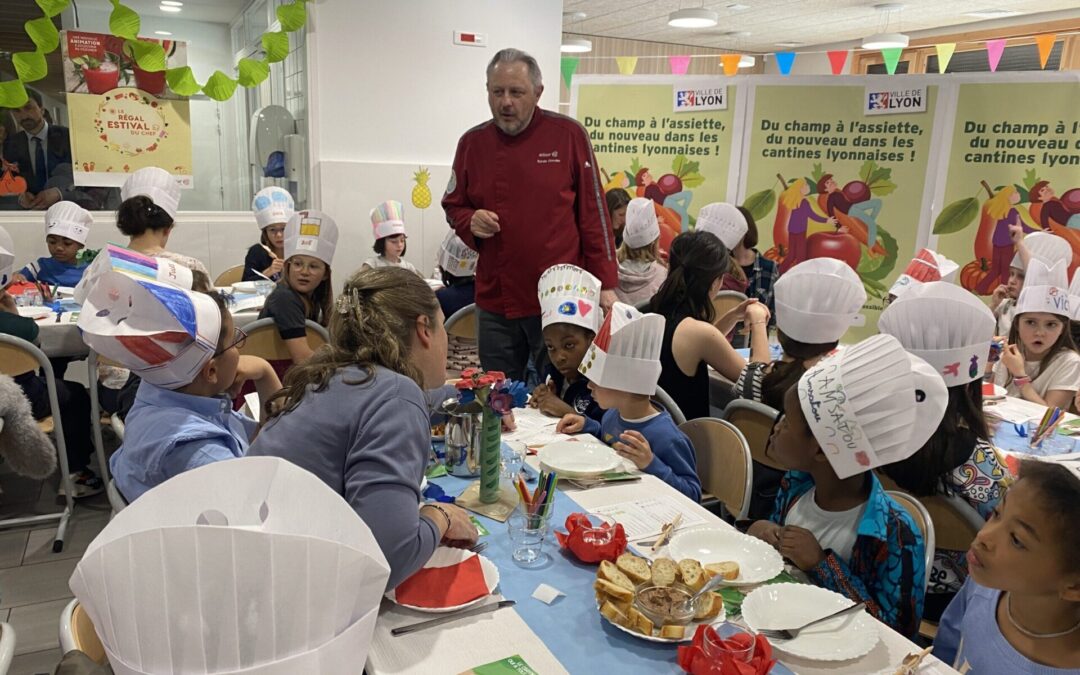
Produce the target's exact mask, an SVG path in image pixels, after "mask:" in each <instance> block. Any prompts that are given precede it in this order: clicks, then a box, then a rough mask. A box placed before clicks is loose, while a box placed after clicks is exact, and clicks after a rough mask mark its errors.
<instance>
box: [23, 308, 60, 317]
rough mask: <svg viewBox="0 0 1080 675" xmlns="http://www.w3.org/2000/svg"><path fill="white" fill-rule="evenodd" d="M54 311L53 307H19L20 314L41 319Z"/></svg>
mask: <svg viewBox="0 0 1080 675" xmlns="http://www.w3.org/2000/svg"><path fill="white" fill-rule="evenodd" d="M52 313H53V311H52V308H51V307H41V306H33V307H20V308H19V316H22V317H26V318H27V319H40V318H42V317H45V316H49V315H50V314H52Z"/></svg>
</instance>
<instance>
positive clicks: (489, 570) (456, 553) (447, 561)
mask: <svg viewBox="0 0 1080 675" xmlns="http://www.w3.org/2000/svg"><path fill="white" fill-rule="evenodd" d="M473 556H477V557H479V558H480V569H482V570H483V571H484V582H485V583H487V588H488V594H487V595H481V596H480V597H479V598H477V599H475V600H470V601H469V602H466V603H465V604H463V605H454V606H453V607H417V606H416V605H406V604H405V603H402V602H398V601H397V597H396V595H395V594H394V591H387V593H386V597H387V598H389V599H390V601H391V602H393V603H394V604H397V605H401V606H402V607H408V608H409V609H415V610H416V611H418V612H424V613H426V614H443V613H445V612H453V611H455V610H458V609H465V608H466V607H471V606H472V605H475V604H476V603H478V602H480V601H481V600H484V599H486V598H488V597H489V596H490V595H491V594H492V593H493V592H494V591H495V587H496V586H498V585H499V568H498V567H496V566H495V563H493V562H491V561H490V560H488V559H487V558H485V557H484V556H482V555H479V554H476V553H473V552H472V551H467V550H465V549H463V548H450V547H448V546H440V547H439V548H437V549H435V553H433V554H432V555H431V559H430V560H428V561H427V564H426V565H424V569H428V568H431V567H449V566H450V565H456V564H458V563H460V562H464V561H465V560H468V559H469V558H471V557H473Z"/></svg>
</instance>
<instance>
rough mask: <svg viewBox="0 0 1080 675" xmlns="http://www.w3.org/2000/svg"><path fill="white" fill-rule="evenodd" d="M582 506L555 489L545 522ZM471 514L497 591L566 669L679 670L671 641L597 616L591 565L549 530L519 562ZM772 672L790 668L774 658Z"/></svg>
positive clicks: (447, 481) (496, 529)
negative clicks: (552, 592) (539, 553)
mask: <svg viewBox="0 0 1080 675" xmlns="http://www.w3.org/2000/svg"><path fill="white" fill-rule="evenodd" d="M473 480H475V479H466V478H457V477H454V476H443V477H440V478H436V479H434V480H433V481H432V482H434V483H435V484H437V485H439V486H440V487H441V488H442V489H443V490H445V491H446V493H447V494H449V495H459V494H461V493H462V492H463V491H464V490H465V488H466V487H468V486H469V484H470V483H472V482H473ZM583 511H585V509H583V508H582V507H581V506H579V505H578V504H577V503H576V502H575V501H574V500H573V499H571V498H570V496H569V495H567V494H566V493H565V492H563V491H561V490H560V491H559V492H558V493H557V496H556V498H555V504H554V506H553V510H552V516H551V526H552V527H553V528H554V527H561V526H562V524H563V523H564V522H566V517H567V516H569V515H570V514H571V513H574V512H583ZM476 518H477V520H479V521H480V523H481V524H482V525H483V526H484V527H485V528H486V529H487V530H488V531H489V532H490V533H491V534H490V535H488V536H486V537H482V539H481V540H482V541H485V542H487V548H486V549H485V550H484V552H483V555H485V556H487V557H488V558H489V559H491V560H492V562H494V563H495V564H496V565H497V566H498V567H499V587H500V590H501V592H502V594H503V596H504V597H507V598H511V599H513V600H517V605H516V606H515V608H514V609H515V610H517V613H518V614H519V615H520V616H521V618H522V619H523V620H524V621H525V623H526V624H528V626H529V628H530V629H531V630H532V631H533V632H534V633H536V635H537V636H538V637H539V638H540V640H541V641H542V642H543V643H544V644H545V645H546V646H547V648H548V649H550V650H551V652H552V653H553V654H554V655H555V657H556V658H557V659H558V660H559V662H560V663H562V664H563V666H564V667H565V668H566V670H567V671H569V672H571V673H591V672H596V671H597V670H598V669H600V668H603V669H604V670H607V671H609V672H617V673H619V675H634V674H636V673H642V674H649V675H652V674H654V673H665V672H666V673H672V672H681V671H680V670H679V667H678V665H677V664H676V662H675V658H676V654H677V650H676V645H674V644H659V643H653V642H648V641H646V640H642V639H639V638H636V637H633V636H630V635H627V634H626V633H624V632H622V631H620V630H619V629H618V628H616V627H614V626H612V625H611V624H609V623H608V622H607V621H605V620H604V619H603V618H601V616H600V613H599V612H598V611H597V610H596V600H595V591H594V590H593V582H594V581H595V580H596V565H586V564H584V563H581V562H579V561H578V560H577V559H576V558H574V557H573V556H572V555H570V554H569V553H567V554H564V553H563V552H562V551H561V550H560V548H559V544H558V542H557V541H556V540H555V536H554V534H551V535H549V537H548V540H547V541H546V542H545V543H544V550H545V553H546V554H547V555H546V560H545V562H544V563H543V564H541V565H539V566H537V567H532V568H523V567H520V566H519V565H517V564H515V563H514V561H513V559H512V557H511V550H510V538H509V536H508V535H507V533H506V524H505V523H500V522H497V521H495V520H491V519H490V518H485V517H483V516H476ZM542 583H546V584H548V585H550V586H554V587H555V588H557V589H559V590H560V591H562V592H563V593H565V594H566V596H565V597H561V598H559V599H557V600H556V601H555V602H554V603H553V604H551V605H545V604H544V603H542V602H540V601H539V600H537V599H535V598H533V597H532V594H533V591H535V590H536V587H537V586H539V585H540V584H542ZM772 672H773V673H778V674H790V673H791V671H790V670H788V669H787V668H785V667H783V666H780V665H779V664H778V665H777V667H775V668H773V671H772Z"/></svg>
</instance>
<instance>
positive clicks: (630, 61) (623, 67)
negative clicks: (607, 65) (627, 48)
mask: <svg viewBox="0 0 1080 675" xmlns="http://www.w3.org/2000/svg"><path fill="white" fill-rule="evenodd" d="M615 63H617V64H619V74H620V75H633V74H634V69H635V68H637V57H636V56H616V57H615Z"/></svg>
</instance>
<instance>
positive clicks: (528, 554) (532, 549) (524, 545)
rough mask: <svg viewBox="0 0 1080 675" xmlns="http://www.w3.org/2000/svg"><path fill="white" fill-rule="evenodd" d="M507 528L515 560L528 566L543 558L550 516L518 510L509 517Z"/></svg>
mask: <svg viewBox="0 0 1080 675" xmlns="http://www.w3.org/2000/svg"><path fill="white" fill-rule="evenodd" d="M506 530H507V532H509V534H510V543H511V546H512V549H513V558H514V562H516V563H517V564H519V565H521V566H523V567H528V566H530V565H533V564H536V563H537V562H539V561H540V560H541V559H542V556H543V547H544V539H545V538H546V537H547V532H548V516H546V515H543V514H538V515H529V514H527V513H525V512H523V511H521V510H518V511H515V512H514V513H513V515H511V516H510V518H508V519H507V521H506Z"/></svg>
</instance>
